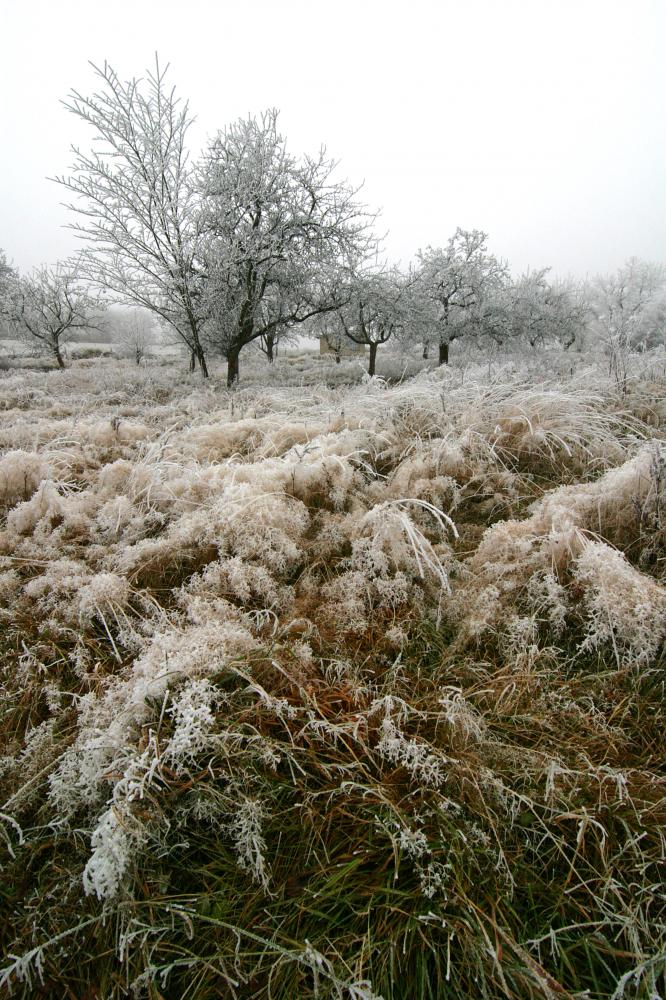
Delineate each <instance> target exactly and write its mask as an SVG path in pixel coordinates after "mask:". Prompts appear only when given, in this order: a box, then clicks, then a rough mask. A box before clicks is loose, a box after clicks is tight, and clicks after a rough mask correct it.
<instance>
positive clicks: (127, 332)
mask: <svg viewBox="0 0 666 1000" xmlns="http://www.w3.org/2000/svg"><path fill="white" fill-rule="evenodd" d="M115 327H116V336H117V338H118V342H119V344H120V346H121V347H122V348H123V351H124V352H125V353H126V354H128V355H129V356H130V357H131V358H132V359H133V360H134V361H135V362H136V363H137V365H140V364H141V362H142V361H143V360H144V358H145V357H146V354H147V353H148V351H149V350H150V348H151V347H152V345H153V344H154V343H155V341H156V339H157V336H156V332H155V325H154V323H153V321H152V317H151V314H150V313H148V312H146V310H144V309H129V310H127V312H126V313H125V314H124V315H122V316H119V317H118V318H117V319H116V322H115Z"/></svg>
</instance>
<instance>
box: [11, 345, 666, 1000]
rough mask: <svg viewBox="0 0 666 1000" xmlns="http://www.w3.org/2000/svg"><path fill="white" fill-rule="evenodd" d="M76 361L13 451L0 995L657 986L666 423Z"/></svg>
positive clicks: (527, 992)
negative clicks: (219, 379) (89, 407)
mask: <svg viewBox="0 0 666 1000" xmlns="http://www.w3.org/2000/svg"><path fill="white" fill-rule="evenodd" d="M118 368H119V371H124V369H123V368H122V365H119V366H118ZM107 370H108V371H111V369H107ZM90 371H91V370H90V369H85V370H83V369H82V370H80V371H78V370H77V371H76V372H75V373H72V374H69V373H68V374H67V377H66V378H67V380H64V381H63V382H62V385H60V388H59V393H60V394H59V395H58V396H57V397H55V398H53V399H51V400H50V402H49V404H48V405H49V407H51V408H52V409H53V411H54V412H53V414H52V415H51V416H49V414H45V413H44V407H45V406H46V404H45V403H44V401H43V400H42V399H41V397H38V398H37V401H36V404H35V407H34V409H31V407H30V406H29V405H27V404H26V405H25V406H24V405H21V406H20V407H19V406H18V405H16V406H15V407H14V408H13V409H12V410H11V411H8V412H11V413H12V414H13V415H12V417H11V419H12V420H13V421H15V423H16V428H17V430H16V436H15V438H14V441H13V444H12V446H11V447H10V443H9V442H10V437H11V434H10V433H9V432H8V431H5V432H4V433H5V434H6V436H7V439H6V444H5V443H3V445H2V448H3V451H2V453H1V454H0V505H1V507H0V517H1V518H2V521H1V522H0V661H1V663H2V687H3V700H2V730H1V732H2V750H1V757H0V765H1V766H0V853H1V854H2V867H3V873H2V874H3V877H2V881H1V883H0V884H1V886H2V888H1V890H0V905H1V907H2V919H0V937H1V938H2V953H3V956H4V957H3V960H2V967H1V968H0V991H2V992H4V993H5V994H7V995H12V996H15V997H22V998H29V997H30V998H32V997H40V996H43V997H51V996H52V997H61V996H62V997H64V996H73V997H82V998H83V997H86V998H91V1000H92V998H98V1000H102V998H104V1000H116V998H121V997H147V998H151V1000H152V998H155V1000H157V998H165V1000H166V998H169V1000H171V998H173V1000H176V998H181V997H183V998H185V997H191V998H196V1000H206V998H207V997H210V998H213V997H219V996H229V997H235V998H238V1000H250V998H264V1000H270V998H273V1000H277V998H283V1000H291V998H293V997H296V996H302V997H305V998H339V1000H378V998H384V1000H403V998H407V997H409V998H415V1000H435V998H441V997H446V998H449V997H450V998H456V997H457V998H461V1000H462V998H468V997H472V996H474V997H476V996H478V997H482V998H486V1000H499V998H505V997H508V998H533V1000H557V998H567V997H568V998H574V997H575V998H577V1000H582V998H583V997H585V998H588V1000H602V998H609V997H611V998H613V1000H622V998H624V1000H656V998H657V997H663V996H665V995H666V981H665V977H666V894H664V891H663V885H664V867H665V865H666V841H665V838H664V827H665V824H666V774H665V773H664V754H663V751H664V735H663V734H664V723H665V722H666V719H665V714H666V713H665V709H664V706H665V704H666V701H665V699H664V695H665V691H664V681H665V677H666V673H665V666H666V664H665V660H664V637H665V636H666V624H665V623H666V588H665V586H664V566H665V561H664V511H665V509H666V495H665V493H664V489H665V488H664V483H665V482H666V476H665V475H664V463H665V461H666V457H665V455H666V452H665V449H664V443H663V428H662V427H661V425H660V423H659V421H656V422H655V421H649V422H648V421H645V420H643V419H641V417H640V416H639V414H638V413H637V409H638V407H637V406H636V407H634V409H633V410H632V409H631V408H630V407H628V406H627V396H626V395H625V396H624V397H622V398H620V397H618V394H617V392H616V387H614V384H613V383H612V382H611V381H609V380H608V379H605V377H604V375H603V374H602V373H600V372H597V371H596V370H595V371H594V372H590V371H589V370H588V371H587V372H586V373H585V375H584V381H585V385H583V384H582V381H576V380H575V379H574V380H573V381H572V379H571V378H568V379H567V380H566V382H559V381H557V380H554V381H551V382H544V381H542V380H539V378H537V377H536V376H535V375H533V376H530V375H529V374H528V373H526V372H525V371H518V372H515V373H508V372H504V373H503V374H502V375H501V376H497V374H496V373H493V372H490V371H488V372H487V373H486V375H485V376H484V373H483V370H482V368H481V367H480V366H479V368H478V369H477V370H475V371H474V372H465V371H462V370H460V369H452V370H450V371H448V372H443V373H442V372H435V373H425V374H422V375H419V376H417V377H416V378H415V379H413V380H411V381H404V382H400V383H399V384H397V385H394V386H392V385H390V384H388V383H387V382H382V381H380V380H377V379H375V380H374V381H371V382H369V383H366V384H363V385H353V386H350V387H349V388H343V387H341V386H337V385H336V386H333V387H332V388H331V387H330V386H325V385H313V386H312V387H307V386H304V385H298V386H289V385H288V384H287V385H280V384H278V382H277V376H275V377H273V376H272V378H273V379H274V382H275V384H269V385H267V386H264V387H259V386H254V385H253V384H250V386H249V387H248V388H247V389H245V390H242V392H239V393H237V394H229V393H227V392H226V391H219V392H218V391H217V390H215V389H213V390H206V393H205V396H206V398H205V399H203V398H202V397H201V396H200V392H201V390H199V389H198V388H197V387H196V385H195V383H194V382H193V383H192V384H191V385H188V384H181V385H180V386H178V387H171V388H169V387H168V386H167V385H166V384H164V385H162V384H161V382H160V378H161V376H160V374H159V373H158V374H157V375H154V376H151V378H148V376H147V375H146V374H145V373H140V374H137V375H136V376H134V375H132V377H134V378H136V379H137V386H139V387H140V388H141V391H142V392H145V395H144V400H145V401H144V402H141V403H140V404H139V403H138V402H137V399H138V389H137V393H136V394H135V398H133V400H132V401H131V402H130V401H129V400H122V401H120V402H118V394H119V393H120V392H121V385H122V378H121V376H120V375H118V376H117V384H116V383H114V381H113V378H115V377H116V376H113V377H112V378H111V379H110V381H109V389H108V394H109V396H110V399H109V397H108V396H107V397H105V395H104V392H105V390H101V389H100V387H99V385H96V384H94V382H93V381H92V376H91V375H90V374H89V373H90ZM114 371H115V369H114ZM128 377H129V376H128ZM43 378H45V376H43V375H41V374H39V373H34V374H32V373H31V374H30V375H25V376H24V379H25V383H24V386H23V389H22V390H21V392H23V396H22V397H21V395H20V392H19V390H20V386H19V384H18V382H17V380H16V376H15V375H12V376H11V383H10V388H11V392H12V394H13V395H12V399H13V401H14V403H15V404H18V403H19V402H20V401H21V399H23V400H24V401H27V399H28V395H29V392H31V391H33V390H34V391H35V392H36V391H37V390H38V389H40V387H41V385H42V382H41V380H42V379H43ZM581 378H582V377H581ZM31 386H32V388H31ZM157 389H160V392H157ZM162 389H163V390H164V392H163V393H162ZM651 391H652V390H651ZM86 398H88V399H89V401H91V400H93V399H95V400H96V403H95V408H96V416H95V419H94V420H88V419H85V420H81V419H80V418H79V409H78V408H79V407H80V405H81V401H82V400H85V399H86ZM652 412H655V411H654V410H653V411H652ZM167 419H168V422H167Z"/></svg>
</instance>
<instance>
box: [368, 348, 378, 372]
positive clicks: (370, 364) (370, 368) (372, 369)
mask: <svg viewBox="0 0 666 1000" xmlns="http://www.w3.org/2000/svg"><path fill="white" fill-rule="evenodd" d="M376 360H377V345H376V344H370V360H369V361H368V375H370V376H372V375H374V374H375V362H376Z"/></svg>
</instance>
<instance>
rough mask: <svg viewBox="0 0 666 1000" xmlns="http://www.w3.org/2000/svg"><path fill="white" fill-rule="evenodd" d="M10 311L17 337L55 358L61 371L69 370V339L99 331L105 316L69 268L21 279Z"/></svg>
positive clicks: (97, 300)
mask: <svg viewBox="0 0 666 1000" xmlns="http://www.w3.org/2000/svg"><path fill="white" fill-rule="evenodd" d="M9 308H10V319H11V322H12V324H13V326H14V328H15V330H16V332H17V334H18V335H19V336H20V337H25V338H27V339H28V340H29V341H31V342H32V344H33V345H34V346H38V347H41V349H42V350H46V351H48V352H49V353H50V354H52V356H53V358H54V359H55V362H56V364H57V365H58V367H59V368H64V367H65V361H64V358H63V356H62V348H63V344H64V343H65V342H66V340H67V338H68V336H69V335H71V334H72V333H73V332H74V331H75V330H90V329H94V328H96V327H99V324H100V316H101V312H102V304H101V300H100V298H99V297H98V296H95V295H92V294H90V292H88V290H87V289H86V287H85V286H84V284H83V283H82V282H81V279H80V277H79V275H78V274H77V272H76V270H75V269H74V268H73V267H72V266H69V265H66V264H59V265H56V266H55V267H40V268H37V269H36V270H34V271H33V272H32V274H31V275H29V276H28V277H23V278H20V279H19V281H18V282H17V283H16V286H15V288H14V290H13V293H12V295H11V297H10V307H9Z"/></svg>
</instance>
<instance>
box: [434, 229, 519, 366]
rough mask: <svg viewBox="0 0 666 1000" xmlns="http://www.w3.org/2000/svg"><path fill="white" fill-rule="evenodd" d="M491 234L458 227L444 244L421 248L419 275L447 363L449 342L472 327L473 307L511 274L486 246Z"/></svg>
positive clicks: (441, 354)
mask: <svg viewBox="0 0 666 1000" xmlns="http://www.w3.org/2000/svg"><path fill="white" fill-rule="evenodd" d="M487 241H488V234H487V233H484V232H482V231H481V230H480V229H472V230H466V229H460V228H458V229H456V231H455V233H454V235H453V236H452V237H451V238H450V240H449V241H448V243H447V246H446V247H445V248H436V249H433V248H432V247H428V249H427V250H425V251H419V253H418V255H417V259H418V265H419V266H418V271H417V274H418V279H419V283H420V284H421V287H422V289H423V293H424V295H425V296H426V299H427V300H429V302H430V309H431V310H432V322H433V324H434V326H435V329H436V339H437V343H438V347H439V363H440V365H442V364H447V363H448V360H449V345H450V344H451V343H452V341H454V340H456V339H458V338H459V337H460V336H462V335H463V333H464V332H466V331H467V330H469V328H470V327H469V322H468V321H469V318H470V310H472V309H474V308H478V306H479V304H480V303H481V301H482V299H483V297H484V296H487V295H489V294H490V293H491V292H492V291H493V290H494V289H496V288H498V287H499V286H501V285H502V284H503V283H504V282H505V281H506V280H507V277H508V272H507V267H506V265H505V264H504V263H503V262H502V261H500V260H499V259H498V258H497V257H495V256H494V255H493V254H489V253H488V250H487Z"/></svg>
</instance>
